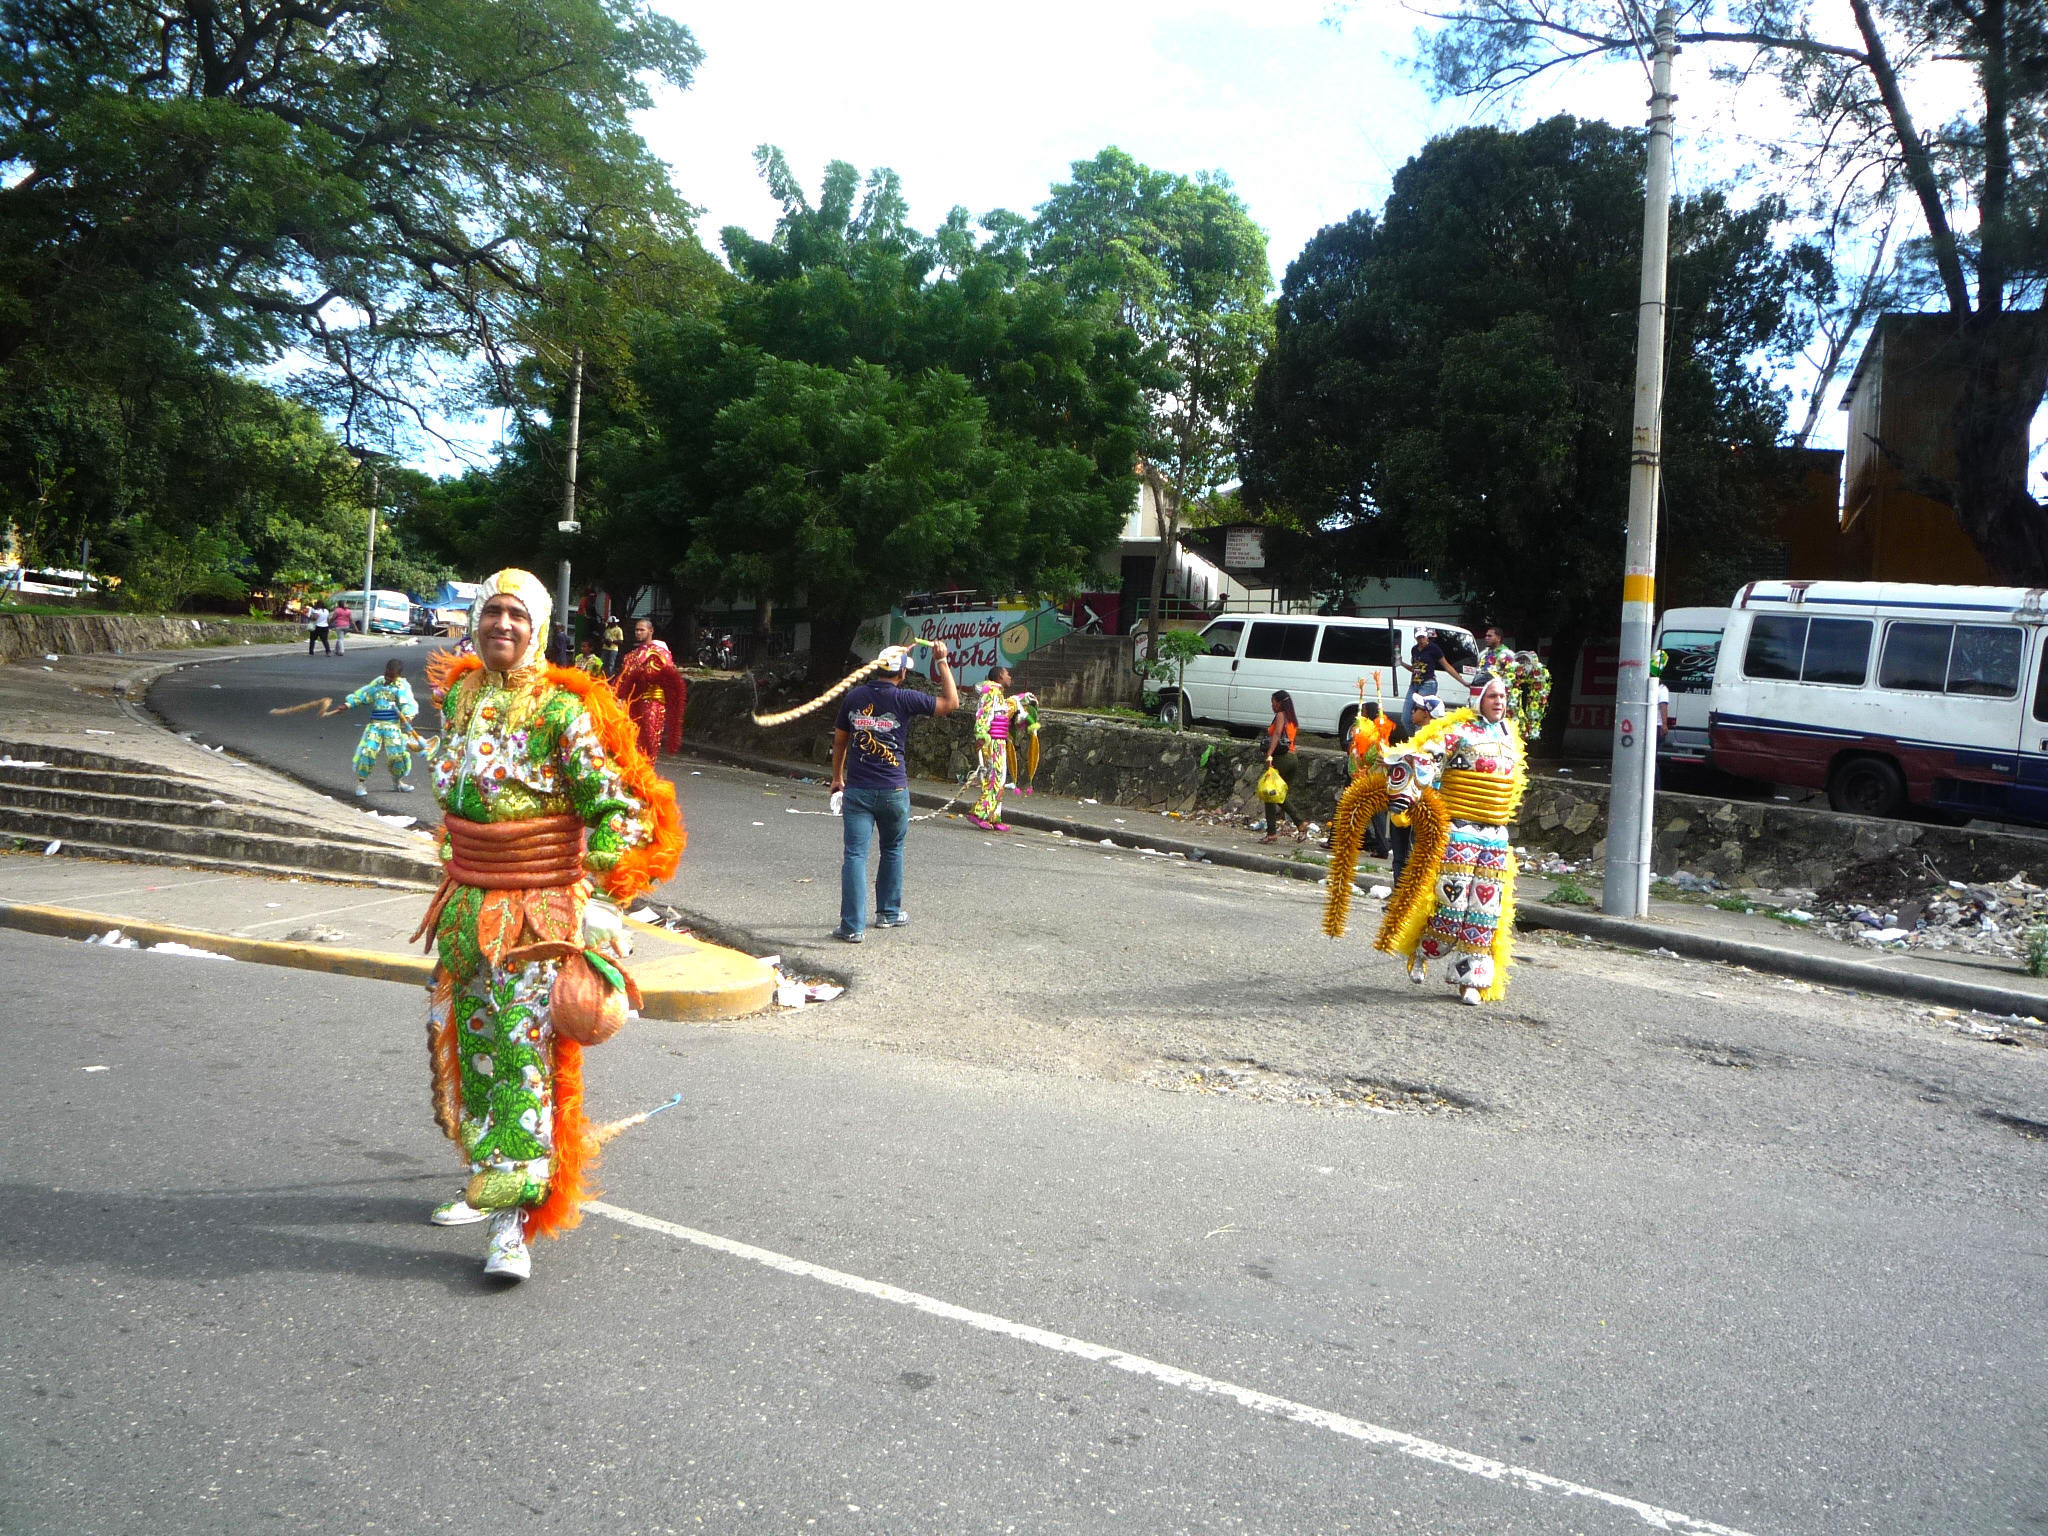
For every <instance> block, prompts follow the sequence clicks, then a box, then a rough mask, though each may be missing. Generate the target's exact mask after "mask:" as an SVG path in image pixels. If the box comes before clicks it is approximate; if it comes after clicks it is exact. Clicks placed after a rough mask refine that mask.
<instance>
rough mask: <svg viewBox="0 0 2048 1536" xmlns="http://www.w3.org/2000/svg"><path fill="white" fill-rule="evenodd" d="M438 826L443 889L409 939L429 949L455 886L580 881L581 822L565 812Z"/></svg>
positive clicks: (513, 887)
mask: <svg viewBox="0 0 2048 1536" xmlns="http://www.w3.org/2000/svg"><path fill="white" fill-rule="evenodd" d="M441 825H442V826H443V827H444V828H445V829H446V830H447V833H448V862H447V863H446V864H444V865H443V866H442V867H441V888H440V889H439V890H438V891H436V892H434V899H433V900H432V901H431V902H429V903H428V904H427V915H426V916H425V917H423V918H421V919H420V925H419V927H418V928H417V929H416V930H414V932H413V938H415V939H419V938H422V937H424V938H425V939H426V941H427V943H428V945H429V946H431V945H432V944H433V943H434V935H435V934H436V933H437V932H439V930H440V926H441V911H442V909H443V908H444V907H446V906H447V905H448V898H449V897H450V896H453V895H454V894H455V890H456V887H458V886H463V885H467V886H473V887H474V888H476V889H477V890H480V891H538V890H549V889H559V888H562V887H565V886H573V885H575V884H577V883H578V882H579V881H581V880H582V879H583V823H582V822H581V821H580V820H578V819H577V818H576V817H575V816H572V815H570V814H569V813H568V812H567V811H564V812H562V813H561V814H560V815H557V816H532V817H528V818H526V819H525V820H523V821H470V820H468V819H467V818H466V817H462V816H443V817H442V818H441ZM577 910H579V911H580V910H581V908H580V907H579V908H578V909H577Z"/></svg>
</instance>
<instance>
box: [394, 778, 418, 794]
mask: <svg viewBox="0 0 2048 1536" xmlns="http://www.w3.org/2000/svg"><path fill="white" fill-rule="evenodd" d="M418 787H419V786H418V785H416V784H408V783H406V782H405V780H403V779H400V780H399V781H398V792H399V793H400V794H401V795H409V794H411V793H412V792H413V791H414V790H415V789H417V788H418Z"/></svg>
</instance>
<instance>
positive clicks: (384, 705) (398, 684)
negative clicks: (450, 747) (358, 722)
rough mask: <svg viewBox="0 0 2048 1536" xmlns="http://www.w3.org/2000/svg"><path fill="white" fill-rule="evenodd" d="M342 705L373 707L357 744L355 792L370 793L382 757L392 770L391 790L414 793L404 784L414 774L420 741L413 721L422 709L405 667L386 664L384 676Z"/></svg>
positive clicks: (358, 691)
mask: <svg viewBox="0 0 2048 1536" xmlns="http://www.w3.org/2000/svg"><path fill="white" fill-rule="evenodd" d="M342 703H343V704H344V705H345V706H346V707H348V708H349V709H354V708H356V707H357V706H359V705H363V704H367V705H369V706H370V723H369V724H368V725H366V726H364V727H363V736H362V740H360V741H358V742H357V743H356V759H355V769H356V793H357V794H359V795H367V794H368V793H369V792H370V770H371V769H372V768H374V767H376V766H377V759H378V758H379V757H382V758H383V759H384V764H385V766H386V767H388V768H389V769H390V770H391V787H392V788H393V789H397V790H403V791H404V792H405V793H406V794H408V795H409V794H411V793H412V785H410V784H408V783H406V782H405V776H406V775H407V774H408V773H410V772H412V744H413V742H414V741H416V740H418V737H416V736H415V735H414V734H413V728H412V722H413V717H414V716H415V715H417V714H418V713H419V712H420V706H419V703H418V701H417V700H415V699H414V698H413V696H412V684H411V683H408V682H407V681H406V680H405V664H404V663H403V662H400V661H387V662H385V663H384V675H383V676H382V677H380V678H378V679H377V680H376V681H375V682H372V683H365V684H363V686H362V687H360V688H358V689H357V690H356V691H355V692H354V693H352V694H350V695H349V696H348V697H347V698H346V699H344V700H342Z"/></svg>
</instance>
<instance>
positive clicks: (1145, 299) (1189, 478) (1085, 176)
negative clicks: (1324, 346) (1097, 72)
mask: <svg viewBox="0 0 2048 1536" xmlns="http://www.w3.org/2000/svg"><path fill="white" fill-rule="evenodd" d="M1071 176H1072V179H1071V180H1070V181H1067V182H1065V183H1063V184H1061V185H1059V186H1056V187H1054V188H1053V189H1052V195H1051V196H1050V197H1049V198H1047V199H1046V201H1045V202H1044V203H1042V204H1041V205H1040V206H1039V208H1038V210H1037V214H1036V217H1035V218H1034V219H1033V220H1032V221H1031V224H1030V225H1029V227H1028V228H1026V229H1016V228H1014V226H1010V225H1006V224H998V225H997V228H996V231H995V232H996V234H997V237H998V239H997V243H998V245H999V246H1003V247H1007V246H1008V245H1009V244H1010V242H1011V240H1012V239H1013V238H1015V239H1020V240H1021V242H1022V243H1023V245H1024V247H1025V248H1026V249H1027V250H1028V253H1029V257H1028V259H1029V261H1030V263H1031V269H1032V270H1033V271H1034V272H1037V273H1039V274H1040V275H1042V276H1044V277H1046V278H1049V279H1052V280H1056V281H1058V282H1059V283H1061V284H1062V285H1064V286H1065V287H1066V288H1067V289H1068V290H1069V291H1071V292H1073V293H1075V294H1077V295H1080V296H1082V297H1093V298H1099V299H1102V300H1104V301H1106V302H1109V303H1112V304H1114V305H1115V306H1116V312H1117V314H1118V315H1119V317H1120V318H1121V319H1122V321H1123V323H1124V324H1125V325H1127V326H1128V327H1130V329H1131V331H1132V332H1133V333H1134V334H1135V335H1136V336H1137V337H1138V339H1139V341H1140V342H1141V343H1142V344H1143V346H1144V347H1145V349H1146V353H1147V356H1148V358H1149V359H1150V360H1151V361H1152V362H1153V363H1154V365H1155V367H1156V369H1157V371H1156V373H1155V375H1154V376H1153V377H1152V379H1151V380H1150V381H1149V383H1148V387H1147V389H1146V403H1147V406H1148V421H1147V430H1146V433H1145V438H1144V443H1143V447H1142V456H1143V465H1144V471H1143V472H1144V474H1145V475H1146V478H1147V479H1148V480H1150V481H1151V483H1152V485H1153V488H1154V490H1155V492H1156V493H1157V494H1158V500H1159V502H1160V505H1161V513H1162V517H1163V519H1164V521H1165V525H1166V526H1165V529H1164V533H1165V537H1164V538H1163V539H1162V541H1161V549H1160V555H1159V558H1158V559H1157V560H1156V561H1155V562H1154V566H1153V574H1152V600H1151V605H1150V608H1149V611H1148V613H1147V615H1146V625H1147V629H1148V632H1149V633H1151V634H1152V636H1153V639H1154V641H1155V643H1156V638H1157V629H1158V622H1159V607H1160V599H1161V597H1162V595H1163V591H1164V586H1165V577H1166V569H1167V564H1168V561H1169V559H1170V558H1171V549H1172V546H1173V544H1174V542H1175V540H1176V539H1177V538H1178V536H1179V532H1180V526H1181V520H1182V517H1183V515H1184V513H1185V512H1186V510H1187V509H1188V508H1189V507H1191V506H1192V505H1193V504H1195V503H1196V502H1198V501H1200V500H1202V499H1203V498H1206V497H1210V496H1213V495H1214V494H1215V493H1216V492H1218V491H1219V490H1221V489H1223V488H1224V487H1225V486H1226V485H1228V484H1229V482H1230V481H1231V480H1232V479H1234V478H1235V476H1236V472H1237V471H1236V465H1235V463H1234V461H1233V457H1232V434H1233V431H1234V428H1235V423H1236V418H1237V417H1238V415H1239V414H1240V413H1241V412H1242V411H1243V410H1244V408H1245V406H1246V404H1247V402H1248V400H1249V398H1250V392H1251V386H1252V380H1253V378H1254V376H1255V374H1256V372H1257V370H1258V366H1259V360H1260V359H1261V358H1262V357H1264V355H1265V353H1266V348H1267V345H1268V344H1269V342H1270V340H1271V337H1272V331H1273V310H1272V305H1271V303H1270V301H1269V299H1268V297H1267V295H1268V292H1269V290H1270V289H1271V288H1272V269H1271V267H1270V266H1269V265H1268V264H1267V257H1266V236H1265V232H1264V231H1263V230H1261V229H1260V228H1259V227H1258V225H1257V224H1255V223H1254V222H1253V221H1252V217H1251V214H1250V213H1249V212H1248V211H1247V210H1246V208H1245V206H1244V204H1243V202H1242V201H1240V200H1239V198H1238V196H1237V194H1236V192H1234V191H1233V190H1232V189H1231V185H1230V181H1229V179H1228V178H1227V177H1224V176H1221V175H1218V174H1211V173H1206V172H1205V173H1201V174H1198V175H1194V176H1181V175H1175V174H1172V173H1169V172H1165V171H1158V170H1154V169H1152V168H1151V167H1150V166H1146V165H1142V164H1140V163H1139V162H1138V161H1137V160H1135V159H1133V158H1132V157H1131V156H1130V155H1128V154H1126V153H1125V152H1124V151H1123V150H1120V149H1116V148H1110V149H1105V150H1103V151H1102V152H1101V153H1100V154H1098V155H1097V156H1096V157H1095V158H1094V159H1092V160H1083V161H1078V162H1076V163H1075V165H1074V166H1073V168H1072V171H1071Z"/></svg>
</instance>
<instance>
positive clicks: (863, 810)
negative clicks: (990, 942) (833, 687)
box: [832, 640, 960, 944]
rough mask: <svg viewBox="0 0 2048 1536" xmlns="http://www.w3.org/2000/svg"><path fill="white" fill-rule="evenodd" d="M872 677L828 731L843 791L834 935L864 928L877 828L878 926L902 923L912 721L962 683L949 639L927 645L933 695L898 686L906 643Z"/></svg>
mask: <svg viewBox="0 0 2048 1536" xmlns="http://www.w3.org/2000/svg"><path fill="white" fill-rule="evenodd" d="M880 660H881V661H882V662H883V667H882V670H881V671H880V672H879V673H877V674H876V675H875V678H874V680H873V681H871V682H865V683H862V684H860V685H859V686H858V687H856V688H851V689H849V690H848V691H847V694H846V697H845V698H843V699H841V700H840V701H839V716H838V718H837V719H836V720H835V721H834V722H833V731H832V788H833V789H834V790H835V791H839V790H844V791H845V794H846V801H845V807H844V810H843V815H844V817H845V821H846V856H845V858H844V859H843V860H842V861H841V863H840V866H839V926H838V927H837V928H835V929H834V930H833V931H832V937H834V938H835V939H844V940H845V941H846V942H847V943H849V944H858V943H860V941H861V940H862V939H864V938H865V937H866V936H867V895H868V844H869V843H871V842H873V841H874V840H875V836H876V834H877V833H879V834H880V835H881V851H880V854H879V856H878V857H877V859H876V863H875V926H876V927H877V928H901V927H902V926H903V925H904V924H905V923H907V922H909V921H910V918H909V916H908V914H906V913H905V912H904V910H903V840H904V838H905V837H906V836H908V835H909V832H910V766H909V763H910V722H911V721H912V720H914V719H916V718H917V717H918V716H919V715H950V714H951V713H952V712H953V711H954V710H956V709H958V708H959V707H960V690H959V688H958V687H957V686H956V685H955V684H954V682H953V667H952V664H951V663H950V662H949V661H947V660H946V642H945V641H943V640H940V641H937V642H936V643H934V645H933V646H932V676H933V678H934V680H935V681H936V682H937V683H938V685H939V693H938V697H937V698H934V697H932V695H930V694H928V693H920V692H919V691H918V690H916V689H915V688H906V687H904V686H903V677H904V673H905V672H907V671H908V670H909V668H910V649H909V647H908V646H901V645H892V646H889V647H888V648H887V649H885V650H884V651H883V652H882V654H881V657H880Z"/></svg>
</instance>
